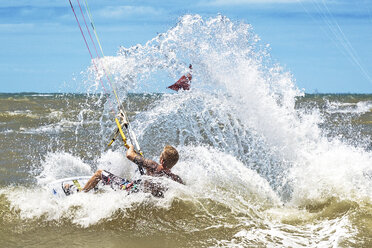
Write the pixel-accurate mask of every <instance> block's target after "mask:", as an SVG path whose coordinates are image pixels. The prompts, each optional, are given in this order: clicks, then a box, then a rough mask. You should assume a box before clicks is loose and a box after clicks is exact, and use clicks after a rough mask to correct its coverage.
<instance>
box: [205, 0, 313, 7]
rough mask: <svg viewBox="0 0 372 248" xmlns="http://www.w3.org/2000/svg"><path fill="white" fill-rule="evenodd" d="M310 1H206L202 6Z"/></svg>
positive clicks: (306, 0) (303, 0)
mask: <svg viewBox="0 0 372 248" xmlns="http://www.w3.org/2000/svg"><path fill="white" fill-rule="evenodd" d="M308 1H309V0H204V1H201V2H200V5H205V6H227V5H247V4H269V3H271V4H272V3H299V2H308Z"/></svg>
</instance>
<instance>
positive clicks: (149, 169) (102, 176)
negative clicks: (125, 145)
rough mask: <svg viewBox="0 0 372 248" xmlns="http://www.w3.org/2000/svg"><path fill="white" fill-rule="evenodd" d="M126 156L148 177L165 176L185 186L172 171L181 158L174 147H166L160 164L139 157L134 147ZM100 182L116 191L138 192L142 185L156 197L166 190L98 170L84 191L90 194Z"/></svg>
mask: <svg viewBox="0 0 372 248" xmlns="http://www.w3.org/2000/svg"><path fill="white" fill-rule="evenodd" d="M126 156H127V158H128V159H129V160H130V161H132V162H134V163H135V164H137V165H138V166H141V167H143V168H144V169H146V175H148V176H153V177H163V176H164V177H167V178H170V179H172V180H173V181H175V182H178V183H181V184H184V182H183V181H182V179H181V178H180V177H179V176H177V175H176V174H174V173H172V172H171V169H172V168H173V166H174V165H175V164H176V163H177V161H178V158H179V155H178V151H177V150H176V149H175V148H174V147H173V146H170V145H167V146H165V147H164V150H163V152H162V153H161V154H160V158H159V163H157V162H155V161H153V160H151V159H145V158H144V157H142V156H140V155H138V154H137V153H136V151H135V150H134V146H133V145H129V149H128V150H127V153H126ZM100 181H102V183H103V184H104V185H110V186H111V187H112V188H114V189H123V190H127V191H130V192H132V191H137V190H138V187H139V186H140V184H142V185H143V189H144V191H147V192H151V193H152V194H153V195H154V196H159V197H161V196H163V192H164V190H165V188H164V187H162V186H160V185H159V184H155V183H153V182H151V181H149V180H146V181H144V182H141V180H136V181H128V180H126V179H124V178H121V177H119V176H116V175H114V174H112V173H110V172H108V171H106V170H97V171H96V172H95V173H94V175H93V176H92V177H91V178H90V179H89V181H88V182H87V184H86V185H85V186H84V188H83V189H82V191H84V192H88V191H89V190H91V189H93V188H94V187H95V186H96V185H97V184H98V182H100Z"/></svg>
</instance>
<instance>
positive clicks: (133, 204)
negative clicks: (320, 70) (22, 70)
mask: <svg viewBox="0 0 372 248" xmlns="http://www.w3.org/2000/svg"><path fill="white" fill-rule="evenodd" d="M96 63H97V65H98V71H95V69H94V68H93V66H92V67H91V68H88V69H87V70H86V73H85V77H84V80H83V82H82V84H85V85H86V86H87V87H86V92H85V93H83V94H38V93H19V94H0V103H1V104H0V137H1V143H0V148H1V149H0V155H1V160H0V163H1V167H0V168H1V173H0V217H1V218H0V229H1V232H0V241H1V245H0V246H1V247H71V246H74V247H97V246H101V245H104V246H105V247H371V246H372V95H358V94H340V95H337V94H314V95H308V94H304V93H303V92H302V91H301V90H300V89H298V88H297V87H296V84H295V80H294V77H295V76H292V75H291V74H290V73H288V72H286V71H284V70H283V69H282V68H281V67H280V66H279V65H278V64H277V63H274V62H273V61H272V59H271V58H270V53H269V47H268V46H267V45H265V44H261V42H260V40H259V37H258V36H257V35H256V34H255V33H254V32H253V30H252V27H251V26H250V25H247V24H244V23H236V22H232V21H230V20H229V19H228V18H226V17H223V16H217V17H215V18H210V19H204V18H202V17H200V16H197V15H187V16H184V17H182V18H180V21H179V23H177V25H175V26H174V27H173V28H171V29H170V30H168V31H167V32H166V33H163V34H159V35H158V36H157V37H155V38H154V39H152V40H150V41H148V42H147V43H146V44H144V45H138V46H135V47H131V48H124V47H122V48H120V50H119V51H118V54H117V56H113V57H105V58H103V59H97V60H96ZM189 63H192V64H193V68H194V69H193V81H192V89H191V90H190V91H180V92H177V93H173V92H170V91H169V92H167V93H151V92H159V91H161V89H164V88H165V87H166V85H167V83H168V84H169V82H173V81H174V80H175V79H177V78H178V77H179V76H180V75H182V74H183V73H186V72H187V71H188V64H189ZM107 71H109V72H110V74H111V76H112V82H111V83H112V85H113V86H114V87H115V88H116V89H117V93H118V98H119V99H120V100H121V101H123V103H124V105H125V108H126V109H127V111H128V116H129V119H130V121H131V125H132V127H133V130H134V132H135V133H136V135H137V137H138V140H139V143H140V144H141V147H142V150H143V151H144V154H145V156H146V157H148V158H150V159H154V160H157V159H158V156H159V153H160V152H161V150H162V147H163V146H164V145H166V144H171V145H173V146H175V147H176V148H177V149H178V150H179V153H180V160H179V162H178V164H177V165H176V166H175V167H174V169H173V172H174V173H176V174H178V175H180V176H181V177H182V179H183V180H184V181H185V183H186V185H180V184H177V183H175V182H172V181H170V180H167V179H160V183H162V184H165V185H166V186H167V187H168V188H169V190H168V191H167V192H166V193H165V196H164V198H156V197H153V196H152V195H150V194H148V193H144V192H139V193H136V194H130V195H128V194H127V193H126V192H121V191H109V190H108V191H105V192H99V193H84V194H83V193H81V194H75V195H71V196H69V197H66V198H58V197H55V196H53V194H52V193H51V192H50V190H48V188H47V187H45V184H46V183H48V182H51V181H53V180H56V179H60V178H64V177H71V176H87V175H91V174H93V173H94V171H95V170H96V169H98V168H100V169H107V170H109V171H111V172H113V173H115V174H117V175H120V176H123V177H126V178H135V177H138V176H139V173H138V171H136V166H135V165H134V164H132V163H130V162H129V161H128V160H127V159H126V158H125V149H124V147H123V145H122V142H121V141H120V140H118V141H115V143H114V144H113V146H112V147H111V148H109V149H108V148H107V144H108V142H109V141H110V138H111V134H112V132H113V130H114V127H115V123H114V120H113V118H114V113H115V112H117V107H116V106H117V104H116V102H115V101H116V98H115V96H114V94H112V93H110V92H106V93H105V92H103V93H102V92H101V91H102V90H101V85H100V84H101V83H102V80H103V79H104V78H105V75H104V74H105V72H107ZM154 82H156V83H154ZM103 83H104V84H109V82H103ZM106 86H109V85H106ZM106 88H107V89H109V87H106ZM136 92H146V93H136Z"/></svg>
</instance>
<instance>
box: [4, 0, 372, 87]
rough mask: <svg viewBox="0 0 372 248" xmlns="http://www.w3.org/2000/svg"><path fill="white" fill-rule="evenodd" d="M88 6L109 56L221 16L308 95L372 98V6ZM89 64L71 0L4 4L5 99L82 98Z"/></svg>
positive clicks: (97, 1)
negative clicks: (191, 17) (265, 49)
mask: <svg viewBox="0 0 372 248" xmlns="http://www.w3.org/2000/svg"><path fill="white" fill-rule="evenodd" d="M83 1H84V0H80V2H81V3H82V2H83ZM72 2H73V4H74V5H76V6H77V2H76V0H72ZM88 3H89V7H90V10H91V13H92V16H93V18H94V22H95V25H96V29H97V31H98V34H99V38H100V41H101V44H102V46H103V49H104V52H105V55H116V53H117V51H118V49H119V47H120V46H124V47H131V46H134V45H136V44H138V43H139V44H144V43H145V42H146V41H148V40H150V39H152V38H154V37H155V36H156V35H157V34H158V33H162V32H166V31H167V30H168V29H170V28H171V27H173V26H174V25H175V24H176V23H177V21H178V20H179V18H180V17H181V16H182V15H185V14H199V15H201V16H202V17H205V18H208V17H213V16H216V15H217V14H221V15H224V16H226V17H228V18H229V19H231V20H232V21H237V22H245V23H249V24H251V25H252V27H253V30H254V32H255V33H256V34H257V35H258V36H260V38H261V40H262V42H264V43H265V44H270V47H271V51H270V53H271V57H272V59H273V60H274V61H275V62H277V63H279V64H280V65H281V66H283V67H284V68H285V69H286V70H287V71H290V72H291V73H292V74H293V77H294V79H295V81H296V85H297V86H298V87H299V88H300V89H304V91H305V92H306V93H372V0H353V1H351V0H189V1H187V0H183V1H180V0H161V1H153V0H105V1H102V0H88ZM89 64H90V56H89V53H88V51H87V49H86V47H85V44H84V40H83V38H82V36H81V34H80V31H79V28H78V26H77V24H76V21H75V17H74V15H73V12H72V10H71V8H70V4H69V1H68V0H7V1H5V0H0V76H1V77H0V92H6V93H13V92H42V93H48V92H76V91H78V87H77V86H76V85H78V84H79V83H80V82H79V80H80V79H79V74H80V73H81V71H85V70H86V68H87V67H88V66H89Z"/></svg>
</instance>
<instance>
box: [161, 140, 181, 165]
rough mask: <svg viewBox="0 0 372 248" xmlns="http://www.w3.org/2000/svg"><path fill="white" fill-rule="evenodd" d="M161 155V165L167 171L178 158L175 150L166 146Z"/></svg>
mask: <svg viewBox="0 0 372 248" xmlns="http://www.w3.org/2000/svg"><path fill="white" fill-rule="evenodd" d="M162 154H163V161H164V162H163V165H164V166H165V167H166V168H167V169H171V168H172V167H173V166H174V165H175V164H176V163H177V161H178V158H179V155H178V152H177V150H176V148H174V147H173V146H169V145H167V146H165V147H164V150H163V153H162Z"/></svg>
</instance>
